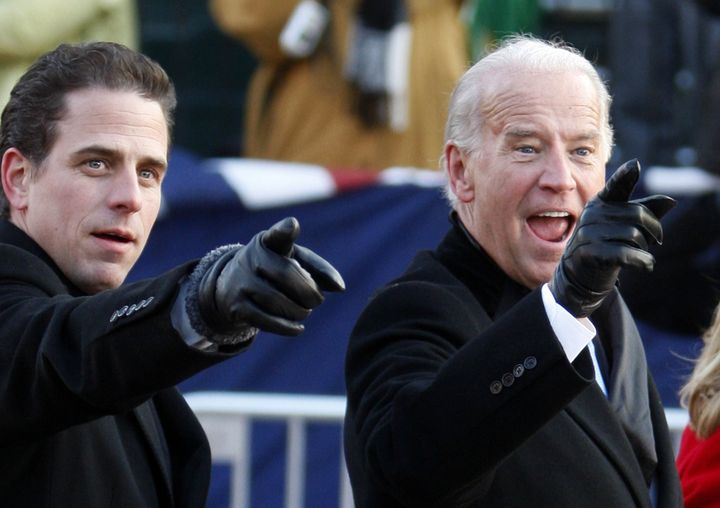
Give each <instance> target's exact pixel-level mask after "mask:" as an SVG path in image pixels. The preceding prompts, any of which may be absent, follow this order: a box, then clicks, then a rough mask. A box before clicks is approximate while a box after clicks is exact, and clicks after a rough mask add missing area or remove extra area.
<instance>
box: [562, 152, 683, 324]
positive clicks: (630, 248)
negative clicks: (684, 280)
mask: <svg viewBox="0 0 720 508" xmlns="http://www.w3.org/2000/svg"><path fill="white" fill-rule="evenodd" d="M639 178H640V164H639V163H638V161H637V160H635V159H634V160H631V161H628V162H626V163H625V164H623V165H622V166H620V167H619V168H618V170H617V171H615V173H614V174H613V175H612V176H611V177H610V179H609V180H608V181H607V183H606V184H605V188H604V189H602V190H601V191H600V192H599V193H598V195H597V196H596V197H595V198H593V199H591V200H590V201H589V202H588V203H587V205H586V206H585V209H584V210H583V212H582V214H581V216H580V220H579V221H578V224H577V226H576V227H575V231H574V232H573V235H572V237H571V238H570V240H569V241H568V244H567V246H566V247H565V252H564V253H563V256H562V259H561V260H560V264H559V265H558V266H557V268H556V269H555V273H554V275H553V279H552V281H551V282H550V291H551V292H552V294H553V296H554V297H555V300H556V301H557V302H558V303H559V304H560V305H562V306H563V307H564V308H565V309H567V310H568V311H569V312H570V313H571V314H572V315H573V316H575V317H585V316H589V315H590V314H591V313H592V312H593V311H594V310H595V309H597V308H598V307H599V306H600V304H601V303H602V301H603V299H604V298H605V297H606V296H607V294H608V293H609V292H610V291H611V290H612V288H613V286H614V285H615V282H616V280H617V277H618V273H619V272H620V268H622V267H624V266H633V267H637V268H640V269H642V270H646V271H652V269H653V266H654V264H655V258H654V257H653V256H652V254H650V253H649V252H648V251H647V249H648V244H650V242H655V243H658V244H661V243H662V226H661V225H660V219H661V218H662V216H663V215H665V214H666V213H667V212H668V211H669V210H670V209H672V207H673V206H675V200H674V199H672V198H670V197H668V196H662V195H654V196H649V197H647V198H643V199H637V200H632V201H629V199H630V195H631V194H632V191H633V189H634V187H635V184H636V183H637V181H638V179H639Z"/></svg>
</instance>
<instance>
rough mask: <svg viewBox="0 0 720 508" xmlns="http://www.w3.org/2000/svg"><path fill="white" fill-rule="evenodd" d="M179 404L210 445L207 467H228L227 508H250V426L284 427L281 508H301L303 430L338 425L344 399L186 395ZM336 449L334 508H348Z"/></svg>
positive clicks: (342, 462) (344, 474) (345, 478)
mask: <svg viewBox="0 0 720 508" xmlns="http://www.w3.org/2000/svg"><path fill="white" fill-rule="evenodd" d="M185 399H186V400H187V401H188V404H189V405H190V407H191V408H192V410H193V411H194V412H195V414H196V415H197V417H198V419H199V420H200V423H201V424H202V426H203V428H204V429H205V432H206V434H207V436H208V440H209V442H210V449H211V452H212V459H213V461H218V462H228V463H230V465H231V466H232V475H231V478H232V479H231V483H230V499H231V508H249V507H250V472H251V471H250V470H251V459H250V443H251V441H250V438H251V424H252V421H253V420H277V421H284V422H285V423H286V426H287V427H286V428H287V430H286V433H287V445H286V461H287V462H286V468H285V491H284V508H303V506H304V498H305V460H304V459H305V451H306V450H305V446H306V438H307V424H308V423H311V422H314V423H318V422H329V423H333V422H334V423H337V424H338V425H342V421H343V417H344V415H345V397H341V396H331V395H304V394H303V395H287V394H275V393H245V392H229V391H228V392H223V391H220V392H191V393H186V394H185ZM342 450H343V447H342V443H340V455H339V457H338V460H339V461H340V478H338V481H339V484H340V494H339V499H338V507H339V508H353V501H352V494H351V490H350V480H349V478H348V475H347V470H346V469H345V458H344V456H343V452H342Z"/></svg>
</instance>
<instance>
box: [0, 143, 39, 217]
mask: <svg viewBox="0 0 720 508" xmlns="http://www.w3.org/2000/svg"><path fill="white" fill-rule="evenodd" d="M31 167H32V162H30V159H28V158H27V157H25V156H24V155H23V154H22V152H21V151H20V150H18V149H17V148H14V147H13V148H8V149H7V150H6V151H5V153H4V154H3V156H2V161H1V162H0V177H1V178H2V187H3V191H4V192H5V197H6V198H7V200H8V202H9V203H10V208H11V209H16V210H22V209H23V208H25V207H26V206H27V195H28V187H29V185H30V170H31Z"/></svg>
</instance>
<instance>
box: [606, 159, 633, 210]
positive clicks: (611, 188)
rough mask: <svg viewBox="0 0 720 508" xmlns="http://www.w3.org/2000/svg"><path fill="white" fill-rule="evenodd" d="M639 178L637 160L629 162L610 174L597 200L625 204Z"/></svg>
mask: <svg viewBox="0 0 720 508" xmlns="http://www.w3.org/2000/svg"><path fill="white" fill-rule="evenodd" d="M639 178H640V163H639V162H638V160H637V159H632V160H629V161H627V162H626V163H625V164H623V165H622V166H620V167H619V168H618V169H617V170H616V171H615V173H613V174H612V176H611V177H610V178H609V179H608V181H607V182H606V183H605V187H604V188H603V189H602V190H601V191H600V192H599V193H598V198H600V199H601V200H603V201H605V202H606V203H621V202H627V201H628V200H629V199H630V195H631V194H632V192H633V189H634V188H635V185H636V184H637V181H638V179H639Z"/></svg>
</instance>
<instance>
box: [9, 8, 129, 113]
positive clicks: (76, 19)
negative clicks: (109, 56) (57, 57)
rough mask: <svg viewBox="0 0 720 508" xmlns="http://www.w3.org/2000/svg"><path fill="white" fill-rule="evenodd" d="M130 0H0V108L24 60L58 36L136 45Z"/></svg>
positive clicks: (63, 39) (58, 39)
mask: <svg viewBox="0 0 720 508" xmlns="http://www.w3.org/2000/svg"><path fill="white" fill-rule="evenodd" d="M135 1H136V0H2V1H0V111H2V108H3V107H4V106H5V103H6V102H7V100H8V97H9V95H10V90H11V89H12V87H13V86H14V85H15V83H16V82H17V80H18V79H19V78H20V76H21V75H22V74H23V72H25V70H26V69H27V68H28V67H29V66H30V64H31V63H32V62H33V61H35V59H36V58H37V57H39V56H40V55H42V54H43V53H45V52H46V51H49V50H51V49H53V48H55V46H57V45H58V44H60V43H61V42H82V41H114V42H118V43H120V44H124V45H125V46H128V47H130V48H133V49H138V48H139V44H140V43H139V25H138V23H139V21H138V19H137V6H136V3H135Z"/></svg>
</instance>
